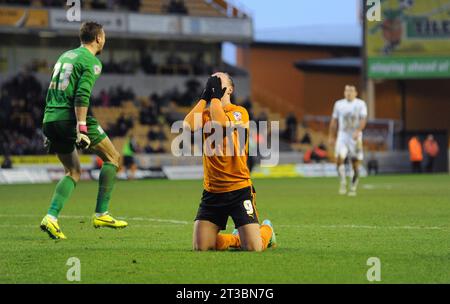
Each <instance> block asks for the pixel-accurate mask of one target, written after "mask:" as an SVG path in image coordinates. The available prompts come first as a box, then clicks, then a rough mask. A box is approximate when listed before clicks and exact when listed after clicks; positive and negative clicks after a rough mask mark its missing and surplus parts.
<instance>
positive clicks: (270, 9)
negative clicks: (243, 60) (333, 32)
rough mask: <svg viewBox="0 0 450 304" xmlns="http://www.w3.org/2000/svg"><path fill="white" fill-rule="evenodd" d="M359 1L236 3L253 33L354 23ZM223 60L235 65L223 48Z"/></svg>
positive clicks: (251, 0)
mask: <svg viewBox="0 0 450 304" xmlns="http://www.w3.org/2000/svg"><path fill="white" fill-rule="evenodd" d="M358 1H359V0H240V1H239V3H242V4H243V5H244V6H245V7H247V8H248V9H249V10H250V12H251V13H252V16H253V23H254V24H253V26H254V29H255V33H256V34H257V33H263V32H264V31H265V30H267V29H274V28H289V27H300V26H310V25H327V24H333V25H339V24H357V23H358V13H357V9H358ZM223 50H224V52H223V57H224V59H225V60H226V61H227V62H230V63H235V49H234V47H233V46H232V45H230V44H228V43H227V44H225V45H224V49H223Z"/></svg>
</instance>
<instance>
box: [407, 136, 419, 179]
mask: <svg viewBox="0 0 450 304" xmlns="http://www.w3.org/2000/svg"><path fill="white" fill-rule="evenodd" d="M408 147H409V159H410V161H411V167H412V172H413V173H422V160H423V154H422V145H421V144H420V141H419V138H418V137H417V136H413V137H411V139H410V140H409V143H408Z"/></svg>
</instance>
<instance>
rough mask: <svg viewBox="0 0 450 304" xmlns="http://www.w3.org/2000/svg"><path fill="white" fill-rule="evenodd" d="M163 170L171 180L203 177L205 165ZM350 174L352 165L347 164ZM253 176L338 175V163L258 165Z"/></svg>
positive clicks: (362, 171) (199, 178) (363, 170)
mask: <svg viewBox="0 0 450 304" xmlns="http://www.w3.org/2000/svg"><path fill="white" fill-rule="evenodd" d="M163 172H164V173H165V174H166V176H167V178H168V179H170V180H187V179H196V180H201V179H203V166H165V167H163ZM347 174H348V175H349V176H350V174H351V167H350V166H347ZM251 176H252V178H255V179H258V178H287V177H337V170H336V164H334V163H318V164H286V165H278V166H274V167H262V166H256V167H255V168H254V170H253V171H252V174H251ZM360 176H367V171H366V169H365V168H364V167H363V166H361V167H360Z"/></svg>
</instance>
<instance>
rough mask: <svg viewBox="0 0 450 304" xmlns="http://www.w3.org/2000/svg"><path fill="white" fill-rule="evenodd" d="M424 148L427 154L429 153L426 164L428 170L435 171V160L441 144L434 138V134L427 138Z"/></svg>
mask: <svg viewBox="0 0 450 304" xmlns="http://www.w3.org/2000/svg"><path fill="white" fill-rule="evenodd" d="M423 149H424V151H425V154H426V155H427V158H428V160H427V164H426V167H425V168H426V171H427V172H429V173H432V172H433V165H434V160H435V159H436V157H437V156H438V154H439V145H438V143H437V141H436V140H435V139H434V136H433V135H431V134H430V135H428V136H427V139H426V140H425V142H424V144H423Z"/></svg>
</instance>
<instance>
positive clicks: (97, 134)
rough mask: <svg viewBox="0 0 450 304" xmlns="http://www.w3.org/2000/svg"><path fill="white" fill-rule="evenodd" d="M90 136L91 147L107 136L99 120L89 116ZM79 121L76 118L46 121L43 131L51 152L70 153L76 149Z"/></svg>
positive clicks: (87, 122) (87, 119)
mask: <svg viewBox="0 0 450 304" xmlns="http://www.w3.org/2000/svg"><path fill="white" fill-rule="evenodd" d="M86 125H87V128H88V136H89V139H90V140H91V147H94V146H95V145H97V144H98V143H100V142H101V141H102V140H103V139H105V138H106V137H107V135H106V133H105V131H103V129H102V127H101V126H100V125H99V123H98V121H97V120H96V119H95V118H94V117H92V116H88V117H87V118H86ZM76 128H77V123H76V121H74V120H60V121H51V122H46V123H44V126H43V131H44V135H45V136H46V137H47V142H46V145H47V149H48V152H49V153H58V154H69V153H72V152H73V150H74V149H75V142H76V140H77V130H76Z"/></svg>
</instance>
